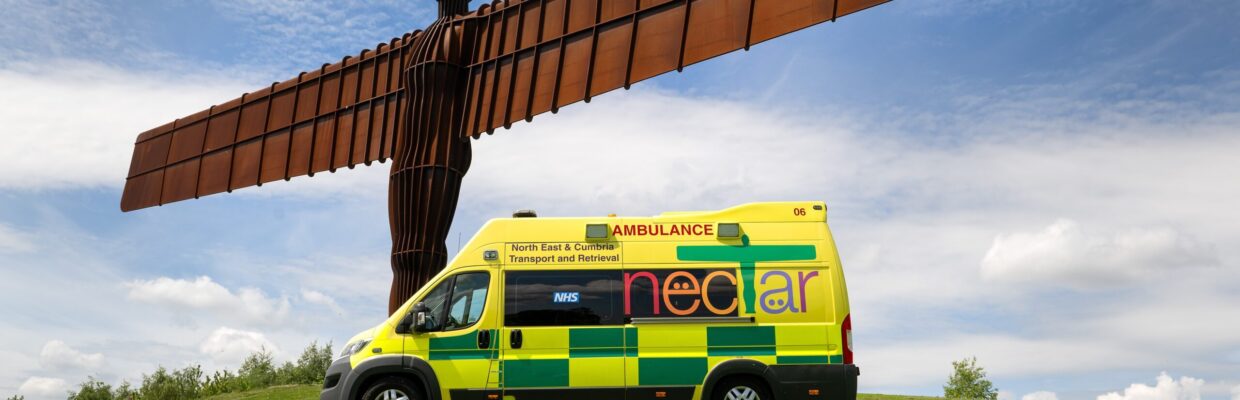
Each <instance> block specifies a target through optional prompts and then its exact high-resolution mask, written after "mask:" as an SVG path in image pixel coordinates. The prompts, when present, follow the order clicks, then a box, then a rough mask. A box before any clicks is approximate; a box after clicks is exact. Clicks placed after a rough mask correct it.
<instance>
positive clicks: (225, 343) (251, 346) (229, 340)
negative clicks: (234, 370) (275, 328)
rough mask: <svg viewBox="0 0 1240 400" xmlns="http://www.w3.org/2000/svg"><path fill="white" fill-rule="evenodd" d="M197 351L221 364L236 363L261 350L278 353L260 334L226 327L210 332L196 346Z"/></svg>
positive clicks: (272, 344) (273, 345)
mask: <svg viewBox="0 0 1240 400" xmlns="http://www.w3.org/2000/svg"><path fill="white" fill-rule="evenodd" d="M198 350H199V351H200V352H201V353H202V354H206V355H208V356H210V357H211V358H213V359H215V360H216V361H217V362H221V363H236V362H238V361H240V360H242V359H244V358H245V357H246V356H248V355H250V354H252V353H254V352H258V351H263V350H266V351H269V352H271V353H279V348H278V347H276V345H275V344H274V343H272V342H271V341H270V340H268V339H267V337H266V336H265V335H263V334H262V333H259V332H250V331H243V330H238V329H232V328H228V327H220V328H219V329H216V330H215V331H213V332H211V335H210V336H207V338H206V339H205V340H203V341H202V344H201V345H199V346H198Z"/></svg>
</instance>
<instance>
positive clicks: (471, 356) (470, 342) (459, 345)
mask: <svg viewBox="0 0 1240 400" xmlns="http://www.w3.org/2000/svg"><path fill="white" fill-rule="evenodd" d="M484 331H485V332H487V333H488V334H490V335H491V345H490V346H489V348H487V349H479V348H478V335H480V334H482V332H484ZM429 357H430V359H431V360H489V359H494V358H499V331H497V330H495V329H479V330H477V331H475V332H474V333H470V334H465V335H461V336H452V337H444V338H431V340H430V354H429Z"/></svg>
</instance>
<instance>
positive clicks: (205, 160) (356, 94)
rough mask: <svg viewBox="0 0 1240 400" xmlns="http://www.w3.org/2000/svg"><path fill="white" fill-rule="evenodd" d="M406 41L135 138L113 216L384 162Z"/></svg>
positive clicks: (399, 104) (395, 122)
mask: <svg viewBox="0 0 1240 400" xmlns="http://www.w3.org/2000/svg"><path fill="white" fill-rule="evenodd" d="M415 37H416V33H415V34H406V35H405V36H404V37H401V38H396V39H392V41H391V42H390V43H383V44H380V45H379V46H376V48H375V49H374V50H364V51H362V52H361V54H360V55H359V56H357V57H346V58H345V59H344V60H342V61H340V62H338V63H335V64H330V65H326V64H325V65H324V66H323V67H322V68H320V69H318V70H316V71H310V72H303V73H301V74H300V75H298V76H297V77H296V78H293V79H289V80H287V81H284V82H280V83H273V84H271V86H268V87H265V88H262V89H260V90H257V91H255V92H253V93H247V94H245V95H242V96H241V97H239V98H236V99H233V100H231V101H228V102H225V103H223V104H220V105H216V106H213V107H211V108H209V109H206V110H203V111H201V112H198V113H195V114H193V115H190V116H187V117H185V118H180V119H177V120H176V121H173V122H170V123H168V124H165V125H164V126H160V127H158V128H155V129H152V130H150V131H147V132H144V133H142V134H140V135H138V139H137V142H136V144H135V145H134V152H133V159H132V161H131V162H130V166H129V175H128V179H127V180H126V182H125V190H124V194H123V195H122V197H121V210H124V211H132V210H137V209H140V208H146V207H151V206H157V205H161V204H167V203H171V202H175V201H181V200H186V199H193V198H198V197H202V196H207V195H211V194H216V193H220V192H230V191H233V190H236V189H240V188H244V187H247V186H253V185H261V184H263V183H267V182H271V181H275V180H281V179H284V180H288V179H290V178H293V177H297V176H301V175H313V174H314V173H316V172H322V171H333V172H334V171H335V170H336V169H337V168H340V167H352V166H354V165H356V164H360V163H365V164H370V163H371V162H373V161H383V160H386V159H388V158H390V157H391V153H392V149H393V148H394V146H395V143H394V140H395V138H396V137H397V133H398V132H399V131H400V126H399V125H400V124H401V118H400V117H401V116H402V115H404V112H403V110H404V109H405V108H406V107H407V104H406V103H407V102H406V101H405V99H404V96H405V91H404V90H403V89H404V81H405V78H404V74H403V66H404V65H406V63H407V61H408V58H409V57H410V55H411V54H410V53H412V51H411V50H410V49H411V48H412V45H413V43H414V39H415Z"/></svg>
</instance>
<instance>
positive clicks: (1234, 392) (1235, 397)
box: [1231, 385, 1240, 400]
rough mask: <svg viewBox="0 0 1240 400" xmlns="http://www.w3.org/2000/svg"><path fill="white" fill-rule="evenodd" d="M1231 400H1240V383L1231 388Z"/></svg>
mask: <svg viewBox="0 0 1240 400" xmlns="http://www.w3.org/2000/svg"><path fill="white" fill-rule="evenodd" d="M1231 400H1240V385H1236V387H1233V388H1231Z"/></svg>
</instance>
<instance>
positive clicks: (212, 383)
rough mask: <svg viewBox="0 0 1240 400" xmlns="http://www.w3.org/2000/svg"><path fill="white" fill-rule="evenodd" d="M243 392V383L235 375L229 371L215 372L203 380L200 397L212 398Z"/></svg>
mask: <svg viewBox="0 0 1240 400" xmlns="http://www.w3.org/2000/svg"><path fill="white" fill-rule="evenodd" d="M241 391H245V382H242V381H241V378H240V377H238V376H237V374H234V373H232V371H229V370H223V371H215V373H214V374H212V375H211V376H208V377H207V378H206V379H204V380H203V383H202V391H201V393H200V394H201V395H202V396H203V397H208V396H214V395H217V394H224V393H236V392H241Z"/></svg>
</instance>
